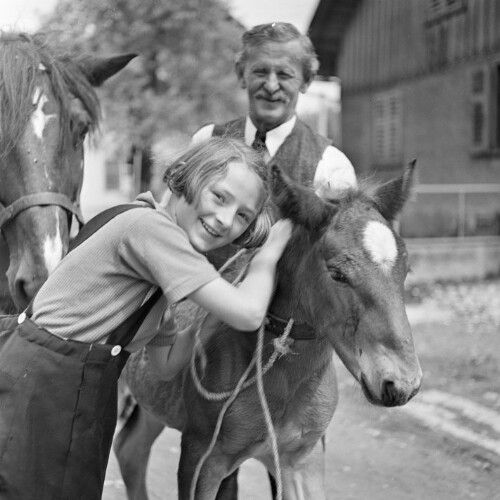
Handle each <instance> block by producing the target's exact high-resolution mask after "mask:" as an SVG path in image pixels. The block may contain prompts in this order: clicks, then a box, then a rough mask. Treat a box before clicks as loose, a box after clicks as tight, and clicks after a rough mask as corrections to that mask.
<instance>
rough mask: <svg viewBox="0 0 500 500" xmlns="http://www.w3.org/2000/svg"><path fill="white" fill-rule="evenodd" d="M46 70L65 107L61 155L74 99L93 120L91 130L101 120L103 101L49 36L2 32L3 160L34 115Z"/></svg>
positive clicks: (0, 109)
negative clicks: (40, 80) (39, 80)
mask: <svg viewBox="0 0 500 500" xmlns="http://www.w3.org/2000/svg"><path fill="white" fill-rule="evenodd" d="M40 67H44V68H45V69H46V71H47V75H48V77H49V79H50V84H51V86H52V91H53V93H54V96H55V98H56V99H57V100H58V101H59V104H60V107H61V113H60V120H61V122H60V137H59V151H60V150H61V148H62V145H63V143H64V140H65V134H67V133H69V127H68V126H67V125H68V121H69V118H70V117H69V109H70V106H69V104H70V102H69V101H70V99H71V97H72V96H74V97H77V98H79V99H80V100H81V102H82V104H83V106H84V108H85V109H86V111H87V112H88V114H89V116H90V119H91V127H90V128H91V129H92V130H95V128H97V125H98V122H99V118H100V106H99V100H98V97H97V94H96V92H95V90H94V89H93V87H92V85H91V84H90V83H89V82H88V80H87V78H86V77H85V75H84V73H83V72H82V70H81V69H80V68H79V66H78V64H77V61H76V60H75V58H74V57H71V56H70V55H68V54H65V53H64V52H62V51H59V50H57V49H56V48H55V47H54V46H51V45H49V43H48V41H47V35H46V34H44V33H37V34H34V35H28V34H25V33H10V32H1V31H0V158H2V157H4V156H5V155H7V154H8V153H9V152H10V151H11V150H12V148H13V147H14V146H15V145H16V144H17V142H18V141H19V138H20V137H21V135H22V133H23V132H24V130H25V128H26V125H27V122H28V120H29V117H30V115H31V113H32V111H33V102H32V99H33V91H34V85H35V82H36V76H37V71H39V69H40Z"/></svg>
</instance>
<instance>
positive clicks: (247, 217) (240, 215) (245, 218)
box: [238, 212, 250, 224]
mask: <svg viewBox="0 0 500 500" xmlns="http://www.w3.org/2000/svg"><path fill="white" fill-rule="evenodd" d="M238 216H239V217H240V219H242V220H243V221H244V222H245V223H247V224H248V223H249V222H250V217H249V216H248V215H247V214H245V213H243V212H241V213H239V214H238Z"/></svg>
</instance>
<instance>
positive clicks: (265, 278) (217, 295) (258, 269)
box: [189, 219, 292, 331]
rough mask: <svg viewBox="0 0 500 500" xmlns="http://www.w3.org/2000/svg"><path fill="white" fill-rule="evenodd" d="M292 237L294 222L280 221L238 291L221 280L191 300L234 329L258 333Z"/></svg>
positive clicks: (273, 228) (254, 258)
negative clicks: (280, 261) (277, 270)
mask: <svg viewBox="0 0 500 500" xmlns="http://www.w3.org/2000/svg"><path fill="white" fill-rule="evenodd" d="M291 234H292V223H291V221H289V220H287V219H281V220H279V221H277V222H276V223H275V224H274V225H273V227H272V228H271V232H270V234H269V237H268V239H267V241H266V242H265V243H264V245H263V246H262V248H261V249H260V250H259V251H258V252H257V253H256V254H255V256H254V257H253V259H252V261H251V262H250V266H249V269H248V273H247V276H246V278H245V279H244V280H243V281H242V282H241V283H240V285H238V286H237V287H236V286H233V285H231V284H230V283H228V282H227V281H226V280H225V279H223V278H218V279H215V280H213V281H211V282H209V283H207V284H206V285H204V286H202V287H200V288H198V290H196V291H194V292H193V293H192V294H191V295H189V298H190V299H191V300H193V301H194V302H196V303H197V304H198V305H200V306H201V307H203V308H204V309H206V310H207V311H209V312H211V313H212V314H214V315H215V316H216V317H217V318H219V319H220V320H222V321H224V322H225V323H227V324H229V325H230V326H232V327H233V328H236V329H238V330H249V331H253V330H257V328H259V326H260V325H261V323H262V321H264V317H265V315H266V311H267V308H268V306H269V302H270V300H271V296H272V293H273V290H274V275H275V272H276V264H277V263H278V260H279V258H280V257H281V254H282V253H283V250H284V249H285V246H286V244H287V242H288V240H289V239H290V236H291Z"/></svg>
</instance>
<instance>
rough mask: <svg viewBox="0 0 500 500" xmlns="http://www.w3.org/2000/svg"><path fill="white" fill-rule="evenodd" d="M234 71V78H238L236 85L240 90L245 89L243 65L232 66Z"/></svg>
mask: <svg viewBox="0 0 500 500" xmlns="http://www.w3.org/2000/svg"><path fill="white" fill-rule="evenodd" d="M234 71H235V72H236V78H238V83H239V84H240V87H241V88H242V89H246V88H247V82H246V80H245V65H241V64H239V63H236V64H235V65H234Z"/></svg>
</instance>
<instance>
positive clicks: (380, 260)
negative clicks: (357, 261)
mask: <svg viewBox="0 0 500 500" xmlns="http://www.w3.org/2000/svg"><path fill="white" fill-rule="evenodd" d="M363 245H364V247H365V249H366V250H367V251H368V253H369V254H370V257H371V258H372V260H373V262H375V263H376V264H378V265H379V266H380V267H381V268H382V270H383V271H384V272H386V273H388V272H389V271H390V270H391V269H392V266H393V265H394V262H396V258H397V256H398V247H397V245H396V239H395V238H394V235H393V234H392V231H391V230H390V229H389V228H388V227H387V226H386V225H384V224H382V223H381V222H378V221H370V222H368V224H367V225H366V227H365V231H364V235H363Z"/></svg>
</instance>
